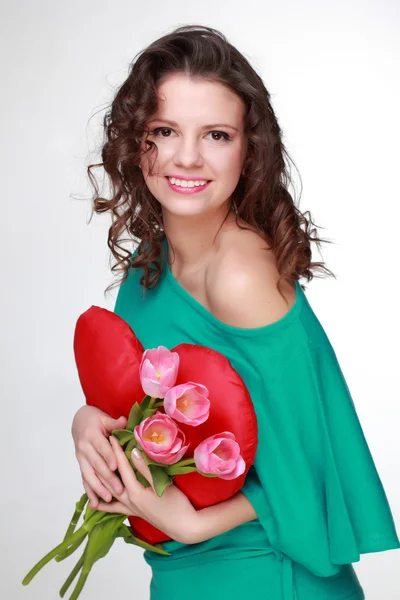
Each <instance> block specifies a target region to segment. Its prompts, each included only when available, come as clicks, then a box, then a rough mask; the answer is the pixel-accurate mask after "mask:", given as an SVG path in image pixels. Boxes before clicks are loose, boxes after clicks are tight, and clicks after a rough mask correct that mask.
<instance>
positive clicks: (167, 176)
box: [165, 175, 212, 183]
mask: <svg viewBox="0 0 400 600" xmlns="http://www.w3.org/2000/svg"><path fill="white" fill-rule="evenodd" d="M165 179H168V180H169V179H170V177H169V175H165ZM183 181H206V182H207V183H210V181H212V179H184V180H183Z"/></svg>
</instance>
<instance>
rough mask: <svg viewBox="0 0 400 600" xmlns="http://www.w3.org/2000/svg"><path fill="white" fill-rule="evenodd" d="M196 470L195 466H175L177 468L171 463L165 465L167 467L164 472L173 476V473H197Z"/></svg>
mask: <svg viewBox="0 0 400 600" xmlns="http://www.w3.org/2000/svg"><path fill="white" fill-rule="evenodd" d="M198 472H199V471H198V470H197V469H196V467H177V468H175V465H171V466H170V467H167V469H166V473H167V475H169V476H170V477H174V475H186V474H187V473H198Z"/></svg>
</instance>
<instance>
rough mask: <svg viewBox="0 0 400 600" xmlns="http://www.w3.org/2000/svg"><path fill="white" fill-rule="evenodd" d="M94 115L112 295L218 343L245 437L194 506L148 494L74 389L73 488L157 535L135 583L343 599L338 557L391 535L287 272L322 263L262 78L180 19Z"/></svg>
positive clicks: (147, 337)
mask: <svg viewBox="0 0 400 600" xmlns="http://www.w3.org/2000/svg"><path fill="white" fill-rule="evenodd" d="M105 127H106V136H107V139H106V143H105V145H104V148H103V154H102V157H103V162H102V163H101V165H100V166H102V167H104V169H105V171H106V172H107V174H108V175H109V177H110V180H111V183H112V197H111V199H105V198H101V197H99V193H98V188H97V186H96V184H95V183H94V187H95V190H96V194H95V199H94V202H95V204H94V206H95V210H96V211H97V212H104V211H111V214H112V216H113V224H112V226H111V228H110V231H109V240H108V242H109V246H110V248H111V250H112V252H113V255H114V256H115V258H116V259H117V264H116V265H115V266H114V267H113V269H116V268H121V269H122V270H123V278H122V284H121V285H120V288H119V292H118V297H117V301H116V305H115V312H116V313H117V314H118V315H119V316H120V317H122V318H123V319H125V320H126V321H127V322H128V323H129V325H130V326H131V327H132V329H133V330H134V332H135V333H136V335H137V337H138V338H139V339H140V341H141V342H142V344H143V346H144V347H145V348H151V347H156V346H158V345H165V346H167V347H168V348H172V347H174V346H175V345H177V344H179V343H183V342H189V343H196V344H201V345H204V346H208V347H210V348H214V349H216V350H218V351H220V352H221V353H222V354H224V355H225V356H226V357H227V358H228V359H229V360H230V362H231V364H232V365H233V367H234V368H235V369H236V370H237V371H238V372H239V373H240V375H241V376H242V378H243V380H244V382H245V383H246V385H247V388H248V390H249V391H250V394H251V397H252V400H253V403H254V407H255V411H256V415H257V421H258V428H259V441H258V447H257V455H256V460H255V465H254V467H252V468H251V469H250V471H249V473H248V475H247V478H246V481H245V484H244V486H243V488H242V490H241V491H240V492H238V493H237V494H236V495H235V496H234V497H233V498H231V499H229V500H227V501H225V502H221V503H219V504H218V505H215V506H212V507H209V508H206V509H203V510H199V511H196V510H195V509H194V508H193V506H192V505H191V504H190V502H189V501H188V499H187V497H186V496H185V495H184V494H183V492H181V491H180V490H179V489H178V488H177V487H176V486H174V485H172V486H170V487H169V488H168V489H167V491H166V492H165V494H164V495H163V496H162V497H161V498H158V496H157V495H156V494H155V493H154V491H153V488H144V487H142V486H141V485H140V484H138V482H137V480H136V477H135V475H134V472H133V471H132V469H130V470H129V473H127V474H125V476H124V477H123V484H122V483H121V481H120V480H119V479H118V478H117V476H116V474H115V473H114V472H113V471H114V470H115V469H116V468H117V466H121V465H122V463H123V462H124V461H125V463H126V464H128V463H127V459H126V457H124V454H123V452H122V450H121V449H120V448H119V447H118V445H117V444H115V443H114V442H113V441H112V440H110V441H109V435H110V433H111V430H112V429H115V428H118V427H121V426H124V425H125V424H126V419H124V418H123V417H122V418H121V419H119V420H117V421H116V420H114V419H111V417H109V416H108V415H107V414H105V413H103V412H102V411H100V410H98V409H97V408H94V407H89V406H84V407H82V408H81V409H79V411H78V412H77V414H76V415H75V418H74V421H73V426H72V433H73V437H74V441H75V446H76V457H77V459H78V461H79V464H80V468H81V472H82V479H83V485H84V488H85V490H86V492H87V494H88V496H89V499H90V501H91V505H92V506H93V507H95V508H98V509H99V510H104V511H108V512H119V513H124V514H126V515H137V516H140V517H142V518H144V519H146V520H147V521H149V522H150V523H152V524H153V525H155V526H156V527H157V528H159V529H161V530H162V531H164V532H165V533H167V534H168V535H169V536H170V537H171V538H172V540H171V541H169V542H166V543H164V548H165V549H166V550H168V551H169V552H170V553H171V556H169V557H168V556H167V557H166V556H161V555H158V554H155V553H153V552H149V551H146V552H145V553H144V557H145V559H146V561H147V562H148V564H149V565H150V566H151V568H152V580H151V589H150V595H151V600H183V599H185V600H186V598H187V597H189V596H190V598H191V600H203V599H204V598H207V599H208V600H216V599H218V600H220V599H221V598H230V599H231V600H242V599H243V598H247V597H257V598H260V600H261V599H262V600H294V599H297V600H322V598H323V599H325V600H330V599H332V600H333V599H335V600H345V599H346V600H350V599H352V600H361V599H362V598H364V593H363V590H362V587H361V585H360V583H359V581H358V579H357V577H356V574H355V571H354V569H353V567H352V563H353V562H356V561H358V560H359V559H360V554H362V553H367V552H379V551H383V550H388V549H393V548H399V547H400V544H399V540H398V537H397V535H396V531H395V527H394V523H393V519H392V515H391V511H390V507H389V505H388V502H387V498H386V496H385V492H384V489H383V487H382V484H381V481H380V479H379V475H378V473H377V472H376V469H375V465H374V462H373V459H372V457H371V454H370V452H369V449H368V445H367V443H366V440H365V438H364V435H363V431H362V428H361V426H360V423H359V420H358V417H357V414H356V411H355V407H354V403H353V401H352V398H351V395H350V392H349V390H348V387H347V385H346V382H345V379H344V377H343V374H342V371H341V369H340V366H339V363H338V361H337V358H336V355H335V353H334V351H333V349H332V346H331V344H330V342H329V340H328V338H327V336H326V333H325V331H324V329H323V328H322V325H321V324H320V322H319V320H318V319H317V317H316V316H315V314H314V312H313V310H312V308H311V306H310V304H309V303H308V300H307V298H306V295H305V291H304V286H302V285H300V283H299V279H300V278H301V277H303V278H305V279H307V280H311V279H312V277H313V271H315V270H317V269H320V270H325V272H330V271H329V270H328V269H327V268H326V267H324V266H323V263H315V262H312V261H311V248H310V246H311V242H313V241H314V242H317V243H318V242H321V241H322V240H320V239H319V238H317V237H312V235H311V233H312V232H313V233H314V232H315V229H314V230H313V231H312V232H311V231H310V227H311V225H310V222H311V221H310V220H308V219H307V218H306V216H305V215H304V214H302V213H301V212H300V211H299V210H298V208H297V207H296V206H295V204H294V201H293V199H292V197H291V195H290V193H289V191H288V186H289V183H290V178H289V176H288V173H287V171H286V165H285V161H284V159H285V157H286V151H285V148H284V146H283V143H282V139H281V130H280V128H279V126H278V123H277V120H276V117H275V114H274V111H273V109H272V107H271V104H270V97H269V93H268V91H267V90H266V89H265V87H264V84H263V82H262V80H261V79H260V77H259V76H258V75H257V74H256V72H255V71H254V70H253V68H252V67H251V66H250V64H249V62H248V61H247V60H246V59H245V58H244V57H243V55H242V54H240V53H239V52H238V50H236V49H235V48H234V47H233V46H232V45H230V44H229V43H228V41H227V40H226V38H225V37H224V36H223V35H222V34H221V33H220V32H218V31H216V30H214V29H211V28H208V27H200V26H199V27H198V26H192V27H189V26H188V27H180V28H178V29H176V30H174V31H173V32H172V33H170V34H168V35H166V36H164V37H162V38H161V39H159V40H157V41H155V42H154V43H152V44H151V45H150V46H149V47H148V48H147V49H146V50H145V51H144V52H143V53H141V55H139V56H138V57H137V59H136V60H135V61H134V63H133V64H132V67H131V70H130V73H129V76H128V78H127V80H126V81H125V82H124V84H123V85H122V86H121V88H120V89H119V91H118V93H117V94H116V97H115V99H114V100H113V103H112V106H111V110H110V112H109V113H108V114H107V116H106V119H105ZM93 166H94V165H91V166H90V167H89V172H90V174H91V168H92V167H93ZM97 166H98V165H97ZM91 180H92V182H93V181H95V180H94V178H93V177H92V178H91ZM311 223H312V222H311ZM125 230H126V231H128V233H129V235H130V236H131V237H132V238H133V239H134V240H135V241H137V242H138V246H137V248H136V250H135V252H134V253H133V255H132V254H131V252H130V251H128V250H126V249H124V248H123V246H122V245H121V243H120V242H121V239H120V238H121V235H122V233H123V232H124V231H125ZM121 461H122V462H121ZM134 462H135V465H136V466H137V468H138V469H139V471H140V472H141V473H142V474H143V475H144V476H145V477H146V478H147V479H148V480H149V481H150V482H151V475H150V473H149V471H148V469H147V467H146V465H145V464H144V461H143V460H142V461H141V460H140V459H139V458H134ZM123 470H124V472H125V469H123ZM98 497H99V498H100V500H99V498H98ZM113 497H114V499H113Z"/></svg>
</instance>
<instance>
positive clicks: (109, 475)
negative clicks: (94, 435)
mask: <svg viewBox="0 0 400 600" xmlns="http://www.w3.org/2000/svg"><path fill="white" fill-rule="evenodd" d="M106 443H107V444H108V445H109V446H110V443H109V442H108V441H106ZM110 448H111V446H110ZM111 451H112V452H113V454H114V451H113V450H112V448H111ZM114 457H115V454H114ZM86 458H87V460H88V462H89V463H90V465H91V467H92V468H93V470H94V471H95V472H96V474H99V475H101V476H102V477H103V479H104V480H105V481H107V483H108V485H109V487H110V489H111V491H112V492H114V491H115V493H116V494H118V493H122V491H123V489H124V486H123V485H122V483H121V481H120V479H119V478H118V477H117V475H116V474H115V473H113V472H112V471H110V469H109V467H108V464H107V463H106V462H105V460H104V458H103V457H102V456H101V455H100V454H99V453H98V452H97V450H96V448H95V447H94V446H90V448H88V450H87V452H86ZM115 460H116V458H115Z"/></svg>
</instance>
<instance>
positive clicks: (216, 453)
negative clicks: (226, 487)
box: [194, 431, 246, 479]
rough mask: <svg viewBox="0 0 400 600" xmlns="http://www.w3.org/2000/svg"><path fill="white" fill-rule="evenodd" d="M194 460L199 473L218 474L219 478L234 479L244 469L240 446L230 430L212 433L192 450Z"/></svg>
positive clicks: (244, 464)
mask: <svg viewBox="0 0 400 600" xmlns="http://www.w3.org/2000/svg"><path fill="white" fill-rule="evenodd" d="M194 462H195V465H196V467H197V469H198V470H199V471H200V473H209V474H214V475H218V476H219V477H220V478H221V479H235V478H236V477H239V475H241V474H242V473H243V472H244V471H245V469H246V463H245V462H244V460H243V458H242V457H241V455H240V446H239V444H238V443H237V442H236V438H235V436H234V434H233V433H231V432H230V431H224V432H222V433H218V434H216V435H212V436H210V437H208V438H207V439H205V440H204V441H202V442H201V443H200V444H199V445H198V446H197V448H195V451H194Z"/></svg>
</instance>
